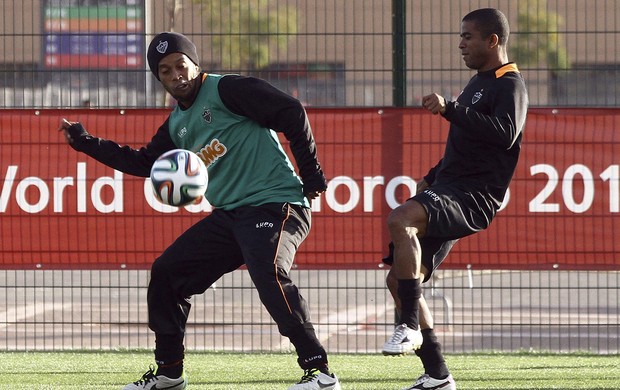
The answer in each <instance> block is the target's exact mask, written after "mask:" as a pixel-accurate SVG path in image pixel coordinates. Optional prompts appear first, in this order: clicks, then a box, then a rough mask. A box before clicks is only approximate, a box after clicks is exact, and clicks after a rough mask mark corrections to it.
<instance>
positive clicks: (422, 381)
mask: <svg viewBox="0 0 620 390" xmlns="http://www.w3.org/2000/svg"><path fill="white" fill-rule="evenodd" d="M424 389H426V390H456V383H455V382H454V378H452V375H448V377H446V378H445V379H436V378H433V377H431V376H429V375H428V374H424V375H422V376H421V377H419V378H418V380H417V381H415V383H414V384H413V385H411V386H409V387H405V388H404V389H403V390H424Z"/></svg>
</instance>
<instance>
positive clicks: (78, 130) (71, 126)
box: [58, 118, 88, 147]
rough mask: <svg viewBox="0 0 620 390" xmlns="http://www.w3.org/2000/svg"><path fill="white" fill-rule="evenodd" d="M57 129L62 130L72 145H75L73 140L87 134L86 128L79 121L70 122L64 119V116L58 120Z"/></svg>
mask: <svg viewBox="0 0 620 390" xmlns="http://www.w3.org/2000/svg"><path fill="white" fill-rule="evenodd" d="M58 131H62V132H63V134H64V136H65V140H66V141H67V143H68V144H69V145H71V146H72V147H75V141H76V140H77V139H79V138H80V137H83V136H86V135H88V132H87V131H86V129H84V127H83V126H82V125H81V124H80V123H79V122H71V121H68V120H66V119H65V118H63V119H62V121H61V122H60V126H59V127H58Z"/></svg>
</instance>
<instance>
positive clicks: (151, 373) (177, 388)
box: [123, 365, 187, 390]
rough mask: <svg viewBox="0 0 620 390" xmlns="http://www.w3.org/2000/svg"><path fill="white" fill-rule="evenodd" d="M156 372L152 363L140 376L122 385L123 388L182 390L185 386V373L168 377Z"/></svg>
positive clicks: (128, 389) (125, 389)
mask: <svg viewBox="0 0 620 390" xmlns="http://www.w3.org/2000/svg"><path fill="white" fill-rule="evenodd" d="M156 372H157V370H153V366H152V365H151V366H149V370H148V371H147V372H145V373H144V375H142V378H140V379H139V380H138V381H136V382H133V383H130V384H128V385H127V386H125V387H123V390H183V389H185V388H186V387H187V378H186V377H185V373H183V375H181V376H180V377H179V378H168V377H167V376H163V375H157V374H156Z"/></svg>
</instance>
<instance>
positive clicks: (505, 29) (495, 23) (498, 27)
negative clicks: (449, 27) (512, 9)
mask: <svg viewBox="0 0 620 390" xmlns="http://www.w3.org/2000/svg"><path fill="white" fill-rule="evenodd" d="M465 21H468V22H474V23H476V27H478V30H479V31H480V33H481V34H482V37H483V38H488V37H490V36H491V35H492V34H496V35H497V36H498V38H499V44H500V46H505V45H506V43H508V37H509V36H510V26H509V25H508V19H506V16H505V15H504V14H503V13H502V12H501V11H500V10H498V9H495V8H481V9H477V10H475V11H471V12H470V13H468V14H467V15H465V17H463V22H465Z"/></svg>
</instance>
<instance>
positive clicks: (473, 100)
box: [471, 89, 484, 104]
mask: <svg viewBox="0 0 620 390" xmlns="http://www.w3.org/2000/svg"><path fill="white" fill-rule="evenodd" d="M482 91H484V90H483V89H481V90H480V91H479V92H476V93H475V94H474V96H472V98H471V104H476V103H478V102H479V101H480V99H482Z"/></svg>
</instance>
